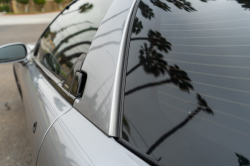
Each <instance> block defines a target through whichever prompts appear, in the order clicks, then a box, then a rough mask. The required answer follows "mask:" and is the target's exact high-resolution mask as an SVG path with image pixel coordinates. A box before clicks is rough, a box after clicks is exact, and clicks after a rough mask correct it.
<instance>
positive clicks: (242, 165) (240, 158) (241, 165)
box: [235, 153, 250, 166]
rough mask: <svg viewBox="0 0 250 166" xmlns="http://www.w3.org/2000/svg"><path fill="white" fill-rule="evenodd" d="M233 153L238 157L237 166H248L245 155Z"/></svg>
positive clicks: (249, 163)
mask: <svg viewBox="0 0 250 166" xmlns="http://www.w3.org/2000/svg"><path fill="white" fill-rule="evenodd" d="M235 155H236V156H237V157H238V162H239V166H250V162H249V160H248V159H247V158H246V157H244V156H243V155H240V154H238V153H235Z"/></svg>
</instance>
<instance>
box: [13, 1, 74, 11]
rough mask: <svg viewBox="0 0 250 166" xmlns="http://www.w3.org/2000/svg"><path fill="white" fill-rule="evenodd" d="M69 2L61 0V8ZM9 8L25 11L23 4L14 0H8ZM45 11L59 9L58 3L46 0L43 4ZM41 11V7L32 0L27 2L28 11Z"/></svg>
mask: <svg viewBox="0 0 250 166" xmlns="http://www.w3.org/2000/svg"><path fill="white" fill-rule="evenodd" d="M69 3H70V0H64V1H63V2H62V6H63V8H65V7H66V6H67V5H68V4H69ZM10 8H11V11H13V12H14V13H24V12H25V5H23V4H20V3H18V2H17V1H16V0H12V1H10ZM44 10H45V11H60V5H59V4H57V3H56V2H54V1H51V0H49V1H46V3H45V4H44ZM40 11H42V7H41V6H40V5H37V4H35V3H34V2H33V0H31V1H29V4H28V12H40Z"/></svg>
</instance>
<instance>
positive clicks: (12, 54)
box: [0, 43, 28, 63]
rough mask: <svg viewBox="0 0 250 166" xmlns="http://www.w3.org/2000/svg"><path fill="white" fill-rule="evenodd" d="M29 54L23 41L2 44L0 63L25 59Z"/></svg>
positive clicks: (0, 47)
mask: <svg viewBox="0 0 250 166" xmlns="http://www.w3.org/2000/svg"><path fill="white" fill-rule="evenodd" d="M27 55H28V50H27V48H26V46H25V45H24V44H22V43H13V44H8V45H3V46H0V63H11V62H20V61H25V60H26V57H27Z"/></svg>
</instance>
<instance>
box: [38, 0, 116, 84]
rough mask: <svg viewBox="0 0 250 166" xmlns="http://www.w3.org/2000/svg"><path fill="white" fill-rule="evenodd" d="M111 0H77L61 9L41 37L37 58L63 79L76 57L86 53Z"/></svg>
mask: <svg viewBox="0 0 250 166" xmlns="http://www.w3.org/2000/svg"><path fill="white" fill-rule="evenodd" d="M112 1H113V0H106V1H101V0H91V1H88V0H81V1H76V2H75V3H74V4H73V5H71V6H70V7H69V9H66V10H64V12H63V13H61V14H60V16H59V17H58V18H57V19H56V20H55V21H54V22H53V23H52V24H51V25H50V27H49V28H47V30H46V32H45V33H44V36H43V37H42V38H41V40H40V45H39V48H38V52H37V59H38V60H39V61H40V62H41V63H42V64H43V65H44V66H45V67H46V68H47V69H49V70H50V71H51V72H52V73H53V74H54V75H56V76H57V77H58V78H59V79H62V80H65V79H66V78H67V76H68V75H69V73H70V71H71V68H72V66H73V65H74V63H75V62H76V61H77V59H78V57H79V56H80V55H82V54H84V55H86V54H87V53H88V50H89V47H90V45H91V42H92V40H93V38H94V36H95V34H96V31H97V29H98V27H99V26H100V23H101V21H102V19H103V18H104V16H105V14H106V12H107V10H108V8H109V6H110V5H111V3H112Z"/></svg>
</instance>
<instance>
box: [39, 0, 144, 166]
mask: <svg viewBox="0 0 250 166" xmlns="http://www.w3.org/2000/svg"><path fill="white" fill-rule="evenodd" d="M84 2H85V3H87V2H88V1H87V0H86V1H84ZM112 2H113V0H109V1H102V0H92V1H91V4H93V6H94V7H93V9H92V10H93V11H90V13H85V14H86V15H87V14H90V15H89V16H88V15H87V16H88V18H89V19H90V18H92V19H90V20H88V21H90V22H92V23H98V25H100V26H98V31H97V33H96V34H95V37H94V38H93V41H92V43H91V47H90V49H89V51H88V54H87V56H86V59H85V61H84V62H83V66H85V68H84V69H83V66H82V68H81V71H84V72H86V73H87V81H86V86H85V89H84V92H83V95H82V96H81V97H79V98H77V99H76V100H75V102H74V104H76V103H78V107H76V106H75V105H74V107H75V108H72V109H71V110H70V111H68V112H67V113H65V114H64V115H62V116H61V117H60V118H58V119H57V120H56V121H55V123H54V124H53V125H52V126H51V128H50V129H49V131H48V132H47V134H46V136H45V138H44V140H43V143H42V146H41V150H40V152H39V156H38V160H37V165H38V166H45V165H54V166H62V165H79V166H80V165H81V166H85V165H86V166H87V165H88V166H91V165H93V166H94V165H96V166H97V165H124V166H125V165H131V166H133V165H134V166H136V165H142V166H143V165H145V166H146V165H148V164H147V163H145V162H144V161H142V160H141V159H140V158H138V157H136V156H135V155H134V154H132V153H131V152H129V151H128V150H127V149H126V148H124V147H122V146H121V145H120V144H119V143H118V142H117V141H116V140H115V139H114V138H111V137H108V136H107V135H106V134H107V133H106V134H104V133H105V131H103V130H102V129H104V128H106V127H107V125H108V123H109V122H108V121H107V118H106V117H108V116H109V115H110V113H107V115H104V114H105V111H106V112H107V111H108V110H109V108H110V107H109V106H110V99H109V98H110V96H107V95H111V94H112V93H110V88H111V89H112V87H113V81H114V76H115V73H116V67H117V66H118V65H117V60H118V59H119V58H118V57H119V56H120V54H119V49H120V48H121V47H120V46H121V45H122V43H123V42H121V41H122V40H124V39H123V38H122V37H123V36H124V34H126V33H127V31H126V30H127V28H126V27H128V26H129V24H128V22H129V20H130V17H129V16H130V14H131V11H133V8H134V5H135V2H136V1H133V0H128V1H123V0H114V2H113V3H112ZM89 3H90V2H89ZM111 3H112V4H111ZM105 4H106V6H105ZM107 4H109V6H110V5H111V6H110V7H109V6H108V5H107ZM108 9H109V10H108ZM105 10H106V11H107V13H106V12H103V13H99V11H105ZM100 14H101V15H100ZM91 15H92V16H93V15H94V16H95V17H91ZM104 16H105V17H104ZM96 18H100V19H96ZM83 21H85V20H83ZM101 21H102V22H101ZM85 69H86V70H85ZM81 104H83V105H81ZM100 114H101V115H104V116H103V117H102V119H101V118H100ZM98 120H100V121H98ZM105 122H106V124H105ZM100 124H101V125H103V126H100Z"/></svg>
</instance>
